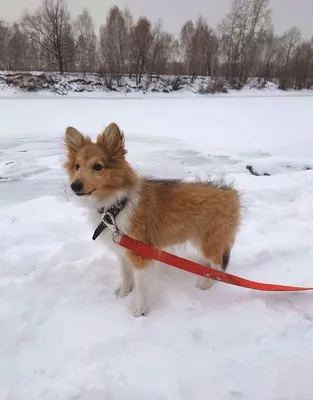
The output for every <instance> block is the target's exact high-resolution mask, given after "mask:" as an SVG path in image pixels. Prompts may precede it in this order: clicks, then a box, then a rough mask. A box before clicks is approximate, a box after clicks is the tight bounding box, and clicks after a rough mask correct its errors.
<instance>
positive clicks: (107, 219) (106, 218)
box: [101, 212, 118, 233]
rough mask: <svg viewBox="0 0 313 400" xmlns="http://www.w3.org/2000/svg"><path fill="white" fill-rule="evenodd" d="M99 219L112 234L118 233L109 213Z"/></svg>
mask: <svg viewBox="0 0 313 400" xmlns="http://www.w3.org/2000/svg"><path fill="white" fill-rule="evenodd" d="M101 219H102V222H103V223H104V225H105V226H106V227H107V228H109V229H110V231H111V232H112V233H117V232H118V229H117V226H116V224H115V221H114V217H113V215H112V214H111V213H110V212H107V213H106V214H103V215H102V218H101Z"/></svg>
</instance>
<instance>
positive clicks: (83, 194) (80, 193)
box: [76, 189, 96, 196]
mask: <svg viewBox="0 0 313 400" xmlns="http://www.w3.org/2000/svg"><path fill="white" fill-rule="evenodd" d="M95 190H96V189H92V190H91V191H90V192H87V193H83V192H77V193H76V196H90V195H91V194H92V193H93V192H94V191H95Z"/></svg>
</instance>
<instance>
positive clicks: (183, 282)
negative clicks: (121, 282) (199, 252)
mask: <svg viewBox="0 0 313 400" xmlns="http://www.w3.org/2000/svg"><path fill="white" fill-rule="evenodd" d="M312 109H313V96H309V95H305V96H304V95H295V94H294V95H288V96H286V95H280V94H278V93H275V95H273V96H270V95H266V94H264V95H263V96H261V95H257V96H251V95H249V96H248V95H247V96H245V95H243V94H241V95H238V96H231V95H230V96H226V97H225V96H224V97H223V96H219V97H207V96H204V97H203V96H198V97H197V96H194V97H192V98H191V97H190V96H184V95H183V94H181V95H176V96H172V95H170V96H169V97H165V95H164V96H162V95H158V96H157V95H153V94H148V95H141V96H139V95H128V96H121V95H116V96H107V97H102V98H101V97H99V98H96V97H94V98H92V97H90V98H86V97H84V96H83V95H80V96H77V97H75V98H70V97H67V98H60V97H52V96H49V97H48V96H44V95H41V96H40V97H38V95H37V94H36V95H32V96H31V95H28V96H27V97H22V96H20V97H18V96H17V95H14V96H13V95H12V94H11V93H10V92H9V91H6V96H3V97H2V99H0V117H1V126H0V190H1V196H0V205H1V208H0V299H1V302H0V359H1V364H0V399H1V400H2V399H3V400H20V399H23V400H37V399H40V400H50V399H51V400H52V399H53V400H54V399H58V400H104V399H110V400H111V399H112V400H113V399H122V398H127V399H130V400H132V399H136V400H138V399H152V400H154V399H155V400H160V399H162V400H163V399H164V400H165V399H171V400H172V399H175V400H176V399H178V400H180V399H191V398H192V399H195V400H202V399H203V400H207V399H208V398H210V399H214V400H215V399H218V400H237V399H240V400H251V399H253V400H259V399H260V400H264V399H266V400H298V399H301V400H311V399H312V382H311V377H312V372H313V371H312V357H313V346H312V341H313V329H312V327H313V302H312V295H313V294H312V293H301V294H296V293H289V294H288V293H286V294H283V293H260V292H255V291H250V290H247V289H241V288H236V287H231V286H228V285H224V284H221V283H217V284H216V285H215V286H214V287H213V288H212V289H210V290H209V291H207V292H202V291H199V290H197V288H196V287H195V280H196V278H195V277H194V276H192V275H190V274H188V273H184V272H182V271H178V270H174V269H173V268H170V267H167V266H165V265H156V266H155V267H154V268H152V269H151V270H150V271H149V279H150V282H151V286H150V290H151V292H150V304H151V312H150V314H149V315H148V317H146V318H138V319H136V318H134V317H133V316H132V313H131V300H132V299H131V296H130V297H128V298H126V299H124V300H118V299H116V298H115V295H114V289H115V287H116V284H117V283H118V279H119V269H118V266H117V263H116V260H115V258H114V255H113V254H111V253H110V252H109V251H108V250H107V249H106V248H103V247H102V246H101V245H100V243H98V242H93V241H92V240H91V236H92V233H93V229H92V228H93V227H91V226H89V225H88V224H87V216H86V211H85V210H84V209H82V208H79V207H77V206H75V204H73V202H72V201H71V199H72V195H71V193H70V191H69V190H68V187H67V180H66V176H65V174H64V171H63V169H62V163H63V161H64V151H63V144H62V141H63V134H64V130H65V127H66V126H68V125H73V126H75V127H76V128H78V129H80V130H82V131H83V132H84V133H86V134H90V135H92V136H93V137H95V135H96V134H97V133H99V132H100V131H101V129H102V128H103V127H104V126H105V125H107V124H108V123H109V122H111V121H116V122H117V123H118V124H119V125H120V126H121V128H122V129H124V131H125V135H126V144H127V147H128V150H129V154H128V156H129V161H130V162H132V163H133V164H134V166H135V167H136V169H137V170H138V171H139V172H140V173H144V174H147V175H154V176H157V177H166V178H172V177H181V178H185V179H193V178H194V177H195V176H200V177H202V176H203V177H205V176H207V175H209V174H213V177H215V176H217V177H218V176H225V177H226V178H227V179H229V180H234V181H235V184H236V187H237V188H238V189H239V190H240V192H241V195H242V201H243V205H244V221H243V224H242V229H241V231H240V234H239V236H238V239H237V242H236V245H235V248H234V251H233V254H232V258H231V263H230V266H229V272H231V273H234V274H237V275H239V276H243V277H246V278H248V279H253V280H258V281H263V282H269V283H280V284H287V285H306V286H313V266H312V265H313V264H312V262H313V249H312V242H313V224H312V220H313V207H312V203H313V170H310V169H309V168H311V167H313V136H312V132H311V127H312V122H311V119H312V118H311V115H312ZM247 165H251V166H252V167H253V169H254V170H255V171H257V172H258V173H260V174H263V173H265V172H266V173H269V174H270V176H252V175H251V174H250V173H249V172H248V171H247V169H246V166H247Z"/></svg>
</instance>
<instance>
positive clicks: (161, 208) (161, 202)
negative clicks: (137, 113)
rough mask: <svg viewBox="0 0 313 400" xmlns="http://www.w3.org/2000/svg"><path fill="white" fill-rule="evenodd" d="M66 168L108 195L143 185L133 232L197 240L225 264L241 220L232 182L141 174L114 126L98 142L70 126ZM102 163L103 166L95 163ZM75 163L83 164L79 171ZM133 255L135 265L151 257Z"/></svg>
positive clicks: (152, 238) (150, 239)
mask: <svg viewBox="0 0 313 400" xmlns="http://www.w3.org/2000/svg"><path fill="white" fill-rule="evenodd" d="M65 143H66V146H67V150H68V160H67V162H66V164H65V167H66V169H67V171H68V173H69V176H70V179H71V181H74V180H76V179H79V180H81V181H82V182H83V183H84V190H85V192H91V191H92V190H94V192H93V193H92V194H91V195H92V196H94V195H95V196H98V197H99V198H101V199H107V198H108V197H110V196H112V195H114V193H116V192H117V191H119V190H121V189H126V190H129V189H132V188H138V194H139V196H138V204H137V208H136V210H135V212H134V213H133V216H132V218H131V220H130V227H129V232H128V235H129V236H130V237H133V238H134V239H137V240H140V241H142V242H144V243H147V244H151V245H153V246H156V247H160V248H164V247H167V246H172V245H178V244H182V243H184V242H186V241H187V240H190V241H192V242H194V243H197V244H198V246H199V248H200V250H201V252H202V255H203V257H204V258H205V259H206V260H208V261H209V260H210V261H211V262H213V263H214V264H216V265H219V266H222V265H224V263H225V254H226V255H228V256H229V253H230V250H231V248H232V246H233V244H234V240H235V236H236V233H237V230H238V227H239V224H240V200H239V196H238V193H237V191H236V190H235V189H233V188H232V187H226V186H223V185H219V184H213V183H208V182H195V183H183V182H174V181H157V180H155V181H153V180H149V179H145V178H138V177H137V175H136V173H135V172H134V170H133V169H132V168H131V166H130V165H129V164H128V162H127V161H126V159H125V154H126V150H125V147H124V135H123V133H122V132H121V131H120V130H119V128H118V126H117V125H116V124H111V125H109V126H108V127H107V128H106V130H105V131H104V132H103V134H102V135H99V136H98V139H97V142H96V143H92V142H91V140H90V138H89V137H84V136H83V135H81V134H80V133H79V132H78V131H77V130H76V129H74V128H67V130H66V138H65ZM96 163H99V164H101V165H102V166H103V167H104V168H103V169H102V170H101V171H94V170H93V169H92V167H93V165H95V164H96ZM75 164H79V169H78V170H77V171H76V170H75ZM127 256H128V258H129V260H130V261H131V264H132V266H133V267H134V268H145V267H146V266H147V264H148V263H149V261H150V260H148V259H145V258H143V257H141V256H139V255H137V254H135V253H133V252H128V253H127Z"/></svg>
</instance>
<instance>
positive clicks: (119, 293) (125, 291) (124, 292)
mask: <svg viewBox="0 0 313 400" xmlns="http://www.w3.org/2000/svg"><path fill="white" fill-rule="evenodd" d="M132 290H133V285H132V284H131V283H127V284H125V283H120V286H119V287H118V288H117V289H116V290H115V296H116V297H119V298H120V299H124V298H125V297H127V296H128V295H129V294H130V292H131V291H132Z"/></svg>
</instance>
